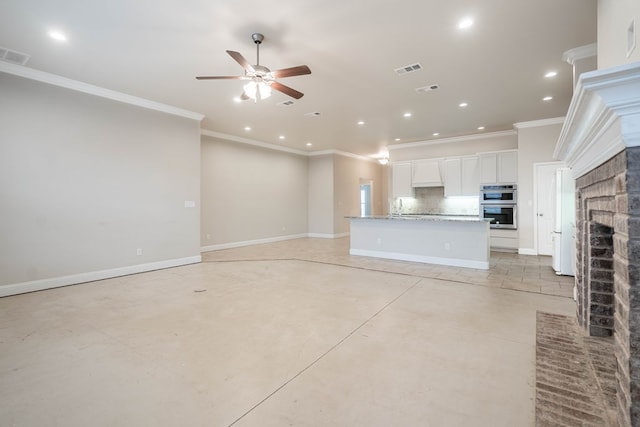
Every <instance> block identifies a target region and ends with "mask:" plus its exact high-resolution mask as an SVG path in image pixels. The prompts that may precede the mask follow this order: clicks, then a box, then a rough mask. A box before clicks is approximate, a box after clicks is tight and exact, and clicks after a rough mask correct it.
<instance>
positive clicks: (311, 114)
mask: <svg viewBox="0 0 640 427" xmlns="http://www.w3.org/2000/svg"><path fill="white" fill-rule="evenodd" d="M304 115H305V116H306V117H318V116H319V115H320V113H319V112H317V111H314V112H312V113H304Z"/></svg>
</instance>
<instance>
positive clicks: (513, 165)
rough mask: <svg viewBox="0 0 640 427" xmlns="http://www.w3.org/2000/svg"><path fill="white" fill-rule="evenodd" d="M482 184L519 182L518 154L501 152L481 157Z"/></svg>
mask: <svg viewBox="0 0 640 427" xmlns="http://www.w3.org/2000/svg"><path fill="white" fill-rule="evenodd" d="M479 161H480V183H482V184H495V183H509V184H512V183H514V182H517V181H518V152H517V151H515V150H512V151H500V152H497V153H483V154H480V156H479Z"/></svg>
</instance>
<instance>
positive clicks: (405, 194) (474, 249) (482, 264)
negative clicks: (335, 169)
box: [349, 150, 518, 269]
mask: <svg viewBox="0 0 640 427" xmlns="http://www.w3.org/2000/svg"><path fill="white" fill-rule="evenodd" d="M517 165H518V159H517V150H503V151H496V152H484V153H478V154H475V155H468V156H458V157H442V158H430V159H419V160H413V161H402V162H393V163H390V165H389V167H390V181H391V184H390V197H389V214H388V215H385V216H360V217H355V216H353V217H349V219H350V221H351V251H350V253H351V254H352V255H366V256H374V257H381V258H390V259H401V260H408V261H418V262H428V263H434V264H442V265H450V266H460V267H469V268H479V269H488V268H489V255H490V251H491V250H502V251H511V252H517V250H518V235H517V232H518V230H517V200H518V199H517V184H516V181H517Z"/></svg>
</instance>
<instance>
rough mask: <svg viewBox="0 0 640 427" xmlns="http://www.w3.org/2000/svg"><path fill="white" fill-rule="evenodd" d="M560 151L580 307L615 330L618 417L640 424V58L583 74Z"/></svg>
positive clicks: (595, 326) (607, 330) (602, 328)
mask: <svg viewBox="0 0 640 427" xmlns="http://www.w3.org/2000/svg"><path fill="white" fill-rule="evenodd" d="M554 156H555V157H556V158H557V159H559V160H563V161H565V162H566V163H567V164H568V165H569V167H571V169H572V173H573V176H574V177H575V178H576V290H577V293H576V312H577V318H578V323H579V324H580V326H581V327H582V328H583V330H584V332H585V334H587V335H591V336H598V337H603V336H613V338H614V342H615V357H616V371H617V372H616V382H617V392H616V394H617V395H616V398H617V418H618V424H619V425H620V426H631V425H633V426H636V425H640V63H634V64H629V65H624V66H621V67H615V68H611V69H607V70H598V71H593V72H589V73H584V74H582V76H581V78H580V81H579V82H578V84H577V86H576V92H575V94H574V97H573V100H572V103H571V106H570V108H569V112H568V114H567V119H566V121H565V125H564V127H563V129H562V133H561V135H560V139H559V141H558V145H557V147H556V151H555V153H554Z"/></svg>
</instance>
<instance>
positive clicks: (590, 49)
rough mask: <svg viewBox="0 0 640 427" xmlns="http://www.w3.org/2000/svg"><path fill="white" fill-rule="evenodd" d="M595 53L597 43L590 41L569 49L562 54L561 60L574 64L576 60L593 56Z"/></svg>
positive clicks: (596, 52)
mask: <svg viewBox="0 0 640 427" xmlns="http://www.w3.org/2000/svg"><path fill="white" fill-rule="evenodd" d="M597 54H598V45H597V44H596V43H591V44H588V45H585V46H580V47H576V48H573V49H569V50H568V51H566V52H565V53H563V54H562V60H563V61H565V62H568V63H569V64H571V65H574V64H575V62H576V61H579V60H581V59H585V58H591V57H593V56H596V55H597Z"/></svg>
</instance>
